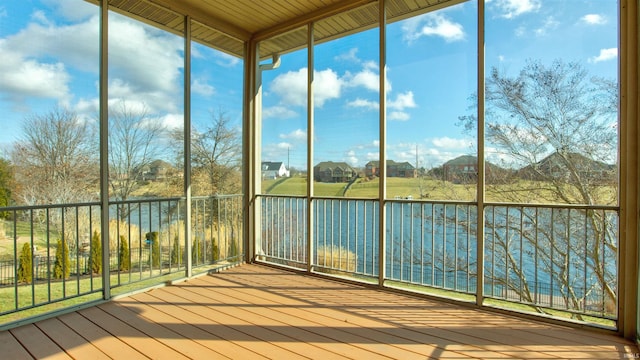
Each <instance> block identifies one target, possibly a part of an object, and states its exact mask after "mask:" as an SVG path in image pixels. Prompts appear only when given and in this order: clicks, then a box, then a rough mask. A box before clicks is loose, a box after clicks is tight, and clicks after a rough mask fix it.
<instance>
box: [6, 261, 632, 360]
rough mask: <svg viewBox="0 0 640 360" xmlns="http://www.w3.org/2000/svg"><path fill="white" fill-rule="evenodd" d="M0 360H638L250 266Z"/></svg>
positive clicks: (143, 301) (128, 303) (548, 331)
mask: <svg viewBox="0 0 640 360" xmlns="http://www.w3.org/2000/svg"><path fill="white" fill-rule="evenodd" d="M0 349H2V356H1V357H2V358H6V359H30V358H38V359H42V358H56V359H58V358H75V359H89V358H91V359H101V358H119V359H128V360H131V359H143V358H151V359H162V358H164V359H181V358H194V359H216V358H231V359H258V358H271V359H292V358H317V359H349V358H351V359H383V358H384V359H388V358H395V359H425V358H430V359H440V358H449V359H454V358H455V359H467V358H492V359H493V358H504V359H510V358H528V359H531V358H545V359H555V358H563V359H568V358H590V359H621V358H633V357H635V356H637V355H636V354H637V353H638V349H637V347H636V346H635V345H634V344H633V343H632V342H630V341H627V340H625V339H622V338H619V337H616V336H612V335H607V334H602V333H599V332H595V331H587V330H577V329H573V328H567V327H561V326H554V325H550V324H544V323H539V322H535V321H528V320H524V319H519V318H514V317H510V316H505V315H500V314H496V313H491V312H486V311H482V310H475V309H471V308H466V307H463V306H457V305H452V304H448V303H443V302H437V301H431V300H425V299H419V298H415V297H411V296H404V295H401V294H395V293H391V292H383V291H377V290H372V289H367V288H363V287H359V286H354V285H349V284H344V283H340V282H335V281H330V280H324V279H320V278H316V277H309V276H302V275H298V274H293V273H289V272H286V271H283V270H277V269H273V268H269V267H264V266H259V265H243V266H240V267H236V268H232V269H229V270H226V271H224V272H222V273H218V274H214V275H211V276H202V277H198V278H194V279H192V280H190V281H188V282H182V283H178V284H176V285H173V286H168V287H164V288H159V289H155V290H151V291H148V292H144V293H140V294H136V295H132V296H129V297H126V298H121V299H118V300H115V301H113V302H109V303H106V304H103V305H100V306H96V307H92V308H89V309H85V310H80V311H77V312H73V313H69V314H66V315H61V316H58V317H56V318H52V319H49V320H45V321H41V322H38V323H36V324H33V325H26V326H22V327H19V328H15V329H12V330H9V331H4V332H1V333H0Z"/></svg>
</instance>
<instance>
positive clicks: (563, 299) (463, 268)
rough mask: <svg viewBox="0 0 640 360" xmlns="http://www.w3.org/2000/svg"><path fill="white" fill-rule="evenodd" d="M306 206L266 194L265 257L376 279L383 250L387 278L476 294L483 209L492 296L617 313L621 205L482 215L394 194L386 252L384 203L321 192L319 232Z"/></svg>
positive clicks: (497, 208) (316, 203)
mask: <svg viewBox="0 0 640 360" xmlns="http://www.w3.org/2000/svg"><path fill="white" fill-rule="evenodd" d="M307 203H308V200H307V199H306V198H304V197H285V196H261V197H260V206H261V212H260V216H261V221H260V226H261V229H260V232H259V234H260V239H259V242H258V244H259V246H257V249H258V250H257V251H258V253H257V255H259V256H258V258H259V259H264V260H266V261H269V262H274V263H278V264H286V265H289V266H295V267H299V268H306V266H307V262H308V261H309V264H310V265H311V266H312V267H313V268H314V269H315V270H317V271H330V272H334V271H335V272H340V273H342V274H345V275H351V276H353V277H356V278H363V277H370V278H375V277H378V275H379V272H380V269H379V264H380V262H379V257H380V256H384V264H385V280H392V281H396V282H400V283H406V284H410V285H417V286H425V287H430V288H437V289H444V290H449V291H454V292H460V293H464V294H470V295H476V294H477V286H478V261H479V256H478V241H479V233H478V223H479V219H478V217H479V216H482V221H483V223H484V224H483V231H484V232H483V234H482V235H483V237H484V239H483V241H484V248H483V253H482V259H483V265H484V266H483V273H482V275H481V276H483V283H484V287H483V292H482V295H483V297H486V298H492V299H496V300H505V301H509V302H516V303H521V304H526V305H529V306H532V307H534V308H547V309H558V310H562V311H567V312H570V313H576V314H581V315H589V316H595V317H601V318H606V319H615V318H616V317H617V307H616V301H617V300H616V298H617V279H618V274H617V269H618V264H617V258H618V254H617V248H618V246H617V243H618V233H617V228H618V211H617V210H616V209H615V208H613V207H606V206H603V207H597V206H537V205H527V206H523V205H503V204H500V205H488V206H486V207H485V209H484V212H483V215H479V214H480V212H479V210H478V207H477V206H476V205H475V204H472V203H463V202H459V203H456V202H427V201H407V200H393V201H387V202H386V203H385V210H386V211H385V212H386V218H385V224H384V225H385V231H386V234H385V235H386V239H385V248H384V250H383V251H380V249H379V221H380V215H379V202H378V201H376V200H360V199H321V198H314V199H312V200H311V206H312V209H313V213H312V217H311V218H312V225H310V226H309V230H310V234H308V233H307V224H306V219H307V217H308V214H307V212H308V209H307ZM309 241H310V242H311V245H312V246H311V247H309V246H308V245H307V243H308V242H309ZM308 249H311V251H312V256H311V258H310V259H309V254H308ZM308 259H309V260H308ZM372 280H373V279H372Z"/></svg>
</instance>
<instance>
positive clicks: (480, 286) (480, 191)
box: [476, 0, 485, 306]
mask: <svg viewBox="0 0 640 360" xmlns="http://www.w3.org/2000/svg"><path fill="white" fill-rule="evenodd" d="M484 5H485V4H484V0H480V1H478V39H477V41H478V43H477V46H478V89H477V93H478V109H477V111H478V125H477V126H478V129H477V131H478V159H477V161H478V177H477V178H478V183H477V184H476V197H477V201H478V210H477V213H478V216H477V217H478V219H477V221H478V223H477V225H476V226H477V229H478V230H477V234H478V236H477V242H478V244H477V248H476V254H477V255H476V256H477V261H476V304H477V305H478V306H482V304H483V303H484V235H485V234H484V218H485V216H484V211H485V204H484V201H485V199H484V195H485V193H484V186H485V163H484V155H485V154H484V125H485V123H484V74H485V73H484V9H485V8H484Z"/></svg>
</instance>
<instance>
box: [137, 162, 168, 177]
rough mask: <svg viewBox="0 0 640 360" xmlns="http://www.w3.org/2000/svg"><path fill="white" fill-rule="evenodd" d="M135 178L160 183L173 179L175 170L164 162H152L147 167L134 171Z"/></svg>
mask: <svg viewBox="0 0 640 360" xmlns="http://www.w3.org/2000/svg"><path fill="white" fill-rule="evenodd" d="M136 173H137V178H138V179H139V180H143V181H162V180H165V179H167V178H170V177H173V176H175V175H176V174H177V170H176V169H175V168H174V167H173V166H172V165H171V164H169V163H168V162H166V161H164V160H154V161H152V162H151V163H150V164H149V165H146V166H143V167H141V168H138V169H136Z"/></svg>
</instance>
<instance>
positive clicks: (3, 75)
mask: <svg viewBox="0 0 640 360" xmlns="http://www.w3.org/2000/svg"><path fill="white" fill-rule="evenodd" d="M10 46H11V45H10V43H9V42H7V41H5V40H0V53H2V61H1V62H0V89H2V90H0V91H1V92H4V93H5V96H7V97H9V98H11V99H12V100H14V101H17V102H21V101H23V100H24V99H26V98H28V97H39V98H53V99H57V100H59V101H63V102H66V101H68V99H69V98H70V96H71V95H70V94H69V81H70V78H71V77H70V75H69V74H68V72H67V71H66V68H65V65H64V64H63V63H61V62H52V63H46V62H38V61H36V60H33V59H26V58H25V57H23V56H21V54H19V53H16V52H14V51H11V49H10Z"/></svg>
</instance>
